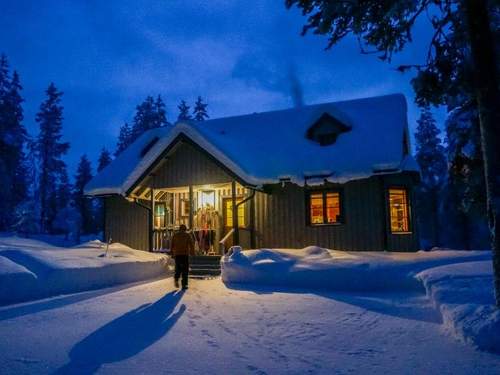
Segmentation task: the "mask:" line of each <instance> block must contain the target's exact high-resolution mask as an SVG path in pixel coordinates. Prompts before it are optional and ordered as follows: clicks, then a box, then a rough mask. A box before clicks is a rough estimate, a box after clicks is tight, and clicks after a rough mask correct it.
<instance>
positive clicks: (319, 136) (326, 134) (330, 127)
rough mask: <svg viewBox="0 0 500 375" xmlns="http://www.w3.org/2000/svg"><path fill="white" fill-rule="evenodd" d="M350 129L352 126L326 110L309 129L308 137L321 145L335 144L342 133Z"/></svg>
mask: <svg viewBox="0 0 500 375" xmlns="http://www.w3.org/2000/svg"><path fill="white" fill-rule="evenodd" d="M350 130H351V127H350V126H348V125H346V124H344V123H343V122H341V121H339V120H338V119H336V118H335V117H333V116H332V115H330V114H328V113H326V112H325V113H323V114H322V115H321V116H320V118H319V119H318V120H316V122H315V123H314V124H312V125H311V127H310V128H309V129H308V130H307V133H306V137H307V138H308V139H310V140H311V141H314V142H317V143H319V144H320V145H321V146H328V145H332V144H334V143H335V141H336V140H337V137H338V136H339V135H340V134H342V133H346V132H348V131H350Z"/></svg>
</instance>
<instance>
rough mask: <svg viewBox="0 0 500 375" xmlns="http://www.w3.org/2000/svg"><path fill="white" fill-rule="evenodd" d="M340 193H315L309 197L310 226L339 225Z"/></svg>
mask: <svg viewBox="0 0 500 375" xmlns="http://www.w3.org/2000/svg"><path fill="white" fill-rule="evenodd" d="M340 221H341V213H340V193H339V192H317V193H311V194H310V195H309V222H310V223H311V225H319V224H335V223H340Z"/></svg>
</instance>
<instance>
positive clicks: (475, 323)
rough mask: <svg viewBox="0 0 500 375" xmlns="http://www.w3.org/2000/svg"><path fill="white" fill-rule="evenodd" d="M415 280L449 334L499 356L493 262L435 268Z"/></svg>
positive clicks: (499, 324)
mask: <svg viewBox="0 0 500 375" xmlns="http://www.w3.org/2000/svg"><path fill="white" fill-rule="evenodd" d="M416 277H417V279H419V280H421V281H422V283H423V284H424V286H425V289H426V291H427V295H428V296H429V297H430V298H431V300H432V301H433V303H434V305H435V306H436V307H437V308H438V309H439V311H440V312H441V315H442V317H443V324H444V326H445V328H446V330H447V331H448V332H450V333H451V334H452V335H454V336H455V337H457V338H458V339H459V340H461V341H463V342H468V343H471V344H473V345H475V346H476V347H478V348H479V349H482V350H489V351H494V352H497V353H500V310H498V309H497V308H496V307H495V305H494V304H495V300H494V295H493V265H492V262H491V261H478V262H468V263H459V264H452V265H446V266H441V267H435V268H431V269H428V270H425V271H422V272H420V273H419V274H417V275H416Z"/></svg>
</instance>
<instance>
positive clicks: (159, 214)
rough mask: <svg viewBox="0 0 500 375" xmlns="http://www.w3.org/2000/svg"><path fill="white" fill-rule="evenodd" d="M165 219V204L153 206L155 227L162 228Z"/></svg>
mask: <svg viewBox="0 0 500 375" xmlns="http://www.w3.org/2000/svg"><path fill="white" fill-rule="evenodd" d="M165 219H166V208H165V203H156V204H155V227H156V228H164V227H165Z"/></svg>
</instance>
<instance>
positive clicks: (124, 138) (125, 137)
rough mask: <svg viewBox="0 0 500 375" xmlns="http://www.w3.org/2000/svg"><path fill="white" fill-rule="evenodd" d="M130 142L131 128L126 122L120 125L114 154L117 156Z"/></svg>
mask: <svg viewBox="0 0 500 375" xmlns="http://www.w3.org/2000/svg"><path fill="white" fill-rule="evenodd" d="M131 143H132V129H131V128H130V125H129V124H128V123H127V122H126V123H125V124H123V125H122V126H120V134H119V135H118V143H117V144H116V151H115V156H118V155H120V154H121V153H122V151H123V150H125V149H126V148H127V147H128V146H130V144H131Z"/></svg>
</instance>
